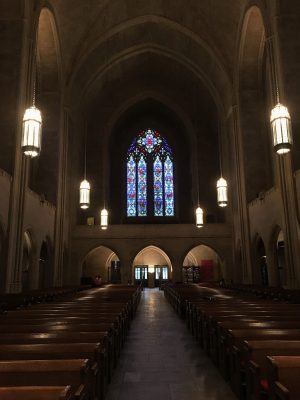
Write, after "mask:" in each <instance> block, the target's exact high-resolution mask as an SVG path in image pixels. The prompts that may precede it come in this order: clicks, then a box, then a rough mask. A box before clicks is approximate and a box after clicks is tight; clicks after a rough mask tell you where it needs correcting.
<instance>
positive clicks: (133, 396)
mask: <svg viewBox="0 0 300 400" xmlns="http://www.w3.org/2000/svg"><path fill="white" fill-rule="evenodd" d="M202 399H203V400H204V399H205V400H236V397H235V396H234V394H233V393H232V391H231V390H230V388H229V386H228V384H227V383H226V382H225V381H224V380H223V378H222V377H221V376H220V374H219V372H218V371H217V369H216V368H215V367H214V365H213V364H212V362H211V360H210V359H209V358H207V357H206V356H205V354H204V353H203V352H202V350H201V348H200V346H199V345H198V344H197V343H196V342H195V341H194V339H193V337H192V335H191V334H190V332H189V331H188V329H187V328H186V326H185V323H184V321H182V320H180V318H179V317H178V316H177V315H176V313H175V312H174V310H173V309H172V307H171V306H170V304H169V303H168V302H167V300H166V299H165V298H164V293H163V291H159V290H158V289H145V290H144V291H143V292H142V298H141V302H140V305H139V308H138V312H137V314H136V317H135V319H134V321H133V322H132V325H131V328H130V331H129V334H128V337H127V339H126V343H125V346H124V348H123V351H122V353H121V357H120V359H119V362H118V366H117V368H116V370H115V371H114V375H113V379H112V382H111V384H110V385H109V388H108V393H107V396H106V400H202Z"/></svg>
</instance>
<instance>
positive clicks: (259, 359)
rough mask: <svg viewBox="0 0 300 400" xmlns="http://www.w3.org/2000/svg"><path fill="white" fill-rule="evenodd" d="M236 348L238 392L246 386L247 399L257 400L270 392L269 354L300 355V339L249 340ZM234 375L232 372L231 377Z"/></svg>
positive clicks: (234, 357) (236, 383) (234, 353)
mask: <svg viewBox="0 0 300 400" xmlns="http://www.w3.org/2000/svg"><path fill="white" fill-rule="evenodd" d="M234 350H235V351H234V352H233V357H232V361H233V362H234V364H235V366H234V368H233V370H235V371H236V373H235V375H234V376H235V387H236V393H241V392H243V387H244V388H246V398H247V400H255V399H258V398H260V397H261V396H267V394H268V385H267V356H268V355H299V356H300V340H259V341H255V340H249V341H244V343H243V345H242V347H241V350H239V349H238V348H237V347H234ZM243 371H244V372H245V376H244V377H243ZM234 376H233V374H232V375H231V379H233V378H234ZM243 378H244V380H243Z"/></svg>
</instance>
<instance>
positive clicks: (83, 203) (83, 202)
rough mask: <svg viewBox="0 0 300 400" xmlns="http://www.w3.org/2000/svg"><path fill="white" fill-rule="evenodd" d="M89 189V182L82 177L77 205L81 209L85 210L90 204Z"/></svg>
mask: <svg viewBox="0 0 300 400" xmlns="http://www.w3.org/2000/svg"><path fill="white" fill-rule="evenodd" d="M90 190H91V186H90V184H89V182H88V181H87V180H86V179H84V180H83V181H82V182H81V183H80V187H79V194H80V199H79V205H80V208H82V209H83V210H86V209H87V208H89V206H90Z"/></svg>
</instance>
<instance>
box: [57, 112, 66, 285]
mask: <svg viewBox="0 0 300 400" xmlns="http://www.w3.org/2000/svg"><path fill="white" fill-rule="evenodd" d="M61 115H62V117H61V123H60V135H59V137H60V142H59V167H58V171H59V172H58V190H57V208H56V218H55V237H54V285H55V286H62V284H63V268H68V266H67V265H63V264H64V244H65V242H68V228H67V227H68V218H67V199H68V197H67V194H68V121H69V113H68V110H67V109H66V108H65V109H64V110H63V112H62V113H61Z"/></svg>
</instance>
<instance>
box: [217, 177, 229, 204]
mask: <svg viewBox="0 0 300 400" xmlns="http://www.w3.org/2000/svg"><path fill="white" fill-rule="evenodd" d="M217 195H218V205H219V207H226V206H227V203H228V195H227V182H226V180H225V179H224V178H222V176H221V178H220V179H219V180H218V181H217Z"/></svg>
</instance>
